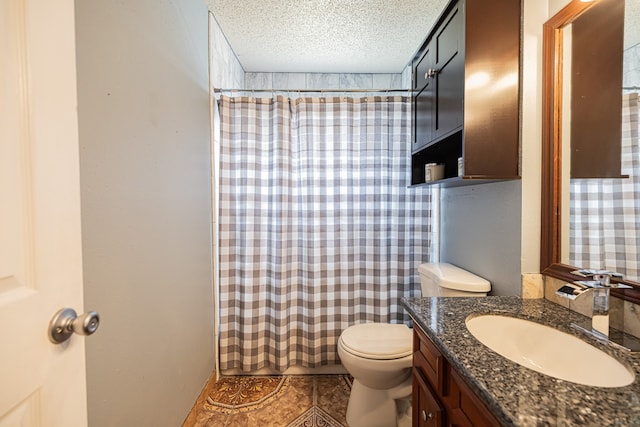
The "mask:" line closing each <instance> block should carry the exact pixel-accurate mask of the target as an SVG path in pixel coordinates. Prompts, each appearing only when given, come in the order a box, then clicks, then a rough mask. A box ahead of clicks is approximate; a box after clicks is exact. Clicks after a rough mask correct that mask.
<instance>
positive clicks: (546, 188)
mask: <svg viewBox="0 0 640 427" xmlns="http://www.w3.org/2000/svg"><path fill="white" fill-rule="evenodd" d="M597 1H598V0H595V1H592V2H588V3H585V2H582V1H580V0H573V1H572V2H571V3H569V4H568V5H567V6H565V7H564V8H563V9H562V10H560V11H559V12H558V13H557V14H556V15H554V16H553V17H552V18H551V19H549V20H548V21H547V22H545V24H544V26H543V47H542V49H543V62H542V68H543V76H542V88H543V94H542V199H541V205H542V209H541V211H542V217H541V236H540V271H541V272H542V274H543V275H545V276H550V277H554V278H556V279H560V280H565V281H567V282H572V281H574V280H580V279H582V277H581V276H576V275H573V274H571V271H574V270H576V269H577V268H576V267H573V266H569V265H565V264H561V259H560V236H561V221H560V209H561V207H562V206H561V161H562V152H561V146H562V141H561V133H560V129H561V125H562V109H561V108H562V101H563V100H562V73H561V70H562V54H563V52H562V32H563V28H564V27H565V26H567V25H569V24H570V23H572V22H573V21H574V20H575V19H577V18H578V17H579V16H580V15H582V14H583V13H584V12H586V11H587V10H589V9H590V8H591V7H592V6H594V5H595V4H596V3H597ZM613 281H614V282H619V283H624V284H626V285H629V286H631V287H632V288H630V289H615V288H614V289H612V290H611V295H612V296H615V297H617V298H620V299H623V300H626V301H629V302H632V303H634V304H640V283H638V282H633V281H628V280H621V281H616V280H613Z"/></svg>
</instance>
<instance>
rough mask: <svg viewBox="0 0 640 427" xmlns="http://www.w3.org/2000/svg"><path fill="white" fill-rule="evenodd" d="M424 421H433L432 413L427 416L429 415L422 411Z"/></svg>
mask: <svg viewBox="0 0 640 427" xmlns="http://www.w3.org/2000/svg"><path fill="white" fill-rule="evenodd" d="M422 419H423V420H424V421H427V420H431V419H433V414H432V413H431V412H429V413H428V414H427V413H426V412H425V411H424V410H423V411H422Z"/></svg>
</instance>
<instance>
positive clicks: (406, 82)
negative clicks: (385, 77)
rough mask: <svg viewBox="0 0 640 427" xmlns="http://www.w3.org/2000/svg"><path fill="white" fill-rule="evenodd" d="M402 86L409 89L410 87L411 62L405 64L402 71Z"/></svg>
mask: <svg viewBox="0 0 640 427" xmlns="http://www.w3.org/2000/svg"><path fill="white" fill-rule="evenodd" d="M402 88H403V89H410V88H411V64H407V66H406V67H405V68H404V71H403V72H402Z"/></svg>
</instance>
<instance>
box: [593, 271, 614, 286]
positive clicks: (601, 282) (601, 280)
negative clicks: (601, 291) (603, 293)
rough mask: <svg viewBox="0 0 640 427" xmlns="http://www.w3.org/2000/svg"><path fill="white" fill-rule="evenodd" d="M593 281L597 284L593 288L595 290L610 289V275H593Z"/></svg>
mask: <svg viewBox="0 0 640 427" xmlns="http://www.w3.org/2000/svg"><path fill="white" fill-rule="evenodd" d="M593 281H594V282H597V283H598V285H596V286H594V287H596V288H610V287H612V286H611V275H609V274H604V273H603V274H600V273H598V274H594V275H593Z"/></svg>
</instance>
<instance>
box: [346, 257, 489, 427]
mask: <svg viewBox="0 0 640 427" xmlns="http://www.w3.org/2000/svg"><path fill="white" fill-rule="evenodd" d="M418 271H419V273H420V283H421V289H422V295H423V296H485V295H486V294H487V292H489V291H490V290H491V284H490V283H489V282H488V281H487V280H485V279H483V278H481V277H478V276H476V275H474V274H472V273H470V272H468V271H465V270H463V269H461V268H458V267H456V266H454V265H451V264H446V263H428V264H422V265H420V267H419V268H418ZM412 334H413V333H412V330H411V329H409V328H408V327H407V326H406V325H404V324H387V323H362V324H358V325H353V326H350V327H348V328H347V329H345V330H344V331H343V332H342V334H341V335H340V338H339V339H338V356H339V357H340V361H341V362H342V365H343V366H344V368H345V369H346V370H347V372H349V373H350V374H351V375H352V376H353V387H352V388H351V394H350V396H349V404H348V406H347V423H348V424H349V425H350V426H352V427H360V426H367V427H392V426H396V425H397V424H398V419H399V416H400V415H403V416H410V414H411V411H410V409H409V410H403V411H402V412H403V414H399V413H398V408H397V406H396V401H397V400H399V399H406V398H407V397H409V396H411V385H412V379H411V366H412V363H413V349H412V345H413V339H412V336H413V335H412ZM405 421H406V420H405Z"/></svg>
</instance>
